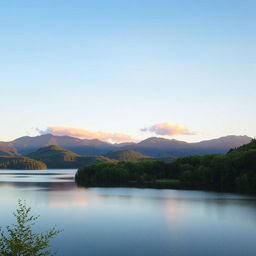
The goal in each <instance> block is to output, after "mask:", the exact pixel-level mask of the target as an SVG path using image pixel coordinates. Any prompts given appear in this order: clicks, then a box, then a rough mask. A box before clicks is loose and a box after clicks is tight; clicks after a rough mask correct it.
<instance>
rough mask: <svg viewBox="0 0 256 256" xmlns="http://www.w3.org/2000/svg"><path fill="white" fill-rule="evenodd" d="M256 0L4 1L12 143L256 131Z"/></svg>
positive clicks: (4, 133)
mask: <svg viewBox="0 0 256 256" xmlns="http://www.w3.org/2000/svg"><path fill="white" fill-rule="evenodd" d="M255 12H256V1H255V0H251V1H250V0H208V1H206V0H203V1H202V0H157V1H156V0H155V1H152V0H129V1H125V0H108V1H106V0H73V1H68V0H61V1H60V0H54V1H52V0H22V1H21V0H16V1H14V0H8V1H5V0H0V36H1V38H0V109H1V110H2V111H1V123H0V124H1V125H0V141H8V140H12V139H14V138H17V137H20V136H24V135H29V136H35V135H39V134H44V133H48V132H51V133H53V134H56V135H65V134H66V135H72V136H77V137H80V138H99V139H103V140H106V141H111V142H123V141H132V140H135V141H136V140H142V139H144V138H146V137H150V136H160V137H165V138H170V139H171V138H174V139H179V140H184V141H200V140H205V139H211V138H217V137H221V136H225V135H228V134H234V135H248V136H256V121H255V120H254V119H253V116H254V114H255V109H256V100H255V99H256V33H255V31H256V16H255Z"/></svg>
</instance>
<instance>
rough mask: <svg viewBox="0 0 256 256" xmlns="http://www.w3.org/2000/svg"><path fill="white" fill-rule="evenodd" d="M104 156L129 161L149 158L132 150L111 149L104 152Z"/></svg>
mask: <svg viewBox="0 0 256 256" xmlns="http://www.w3.org/2000/svg"><path fill="white" fill-rule="evenodd" d="M105 156H106V157H108V158H111V159H115V160H118V161H130V162H138V161H143V160H147V159H149V158H150V157H149V156H146V155H143V154H141V153H139V152H135V151H133V150H117V151H112V152H109V153H107V154H105Z"/></svg>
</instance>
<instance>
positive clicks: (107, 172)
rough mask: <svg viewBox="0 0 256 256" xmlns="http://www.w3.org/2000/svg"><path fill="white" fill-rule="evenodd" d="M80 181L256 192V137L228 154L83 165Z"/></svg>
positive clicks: (78, 178)
mask: <svg viewBox="0 0 256 256" xmlns="http://www.w3.org/2000/svg"><path fill="white" fill-rule="evenodd" d="M76 182H77V184H78V185H85V186H96V185H103V186H104V185H108V186H110V185H116V186H119V185H121V186H126V185H128V186H133V185H134V186H159V185H162V186H164V187H171V186H173V184H175V186H176V187H177V186H178V187H180V188H195V189H211V190H217V191H239V192H253V193H255V192H256V141H255V140H252V142H251V143H249V144H247V145H245V146H242V147H240V148H237V149H233V150H230V151H229V153H227V154H226V155H218V154H211V155H204V156H189V157H181V158H177V159H175V160H173V161H172V162H165V161H161V160H153V161H143V162H138V163H131V162H117V163H101V164H96V165H91V166H87V167H83V168H80V169H79V170H78V172H77V174H76Z"/></svg>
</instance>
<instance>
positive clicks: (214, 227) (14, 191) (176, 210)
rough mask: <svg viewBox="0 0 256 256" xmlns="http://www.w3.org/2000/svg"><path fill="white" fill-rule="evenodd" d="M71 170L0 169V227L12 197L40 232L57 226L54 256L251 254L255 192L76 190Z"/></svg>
mask: <svg viewBox="0 0 256 256" xmlns="http://www.w3.org/2000/svg"><path fill="white" fill-rule="evenodd" d="M75 172H76V170H37V171H18V170H17V171H14V170H1V171H0V202H1V204H0V207H1V208H0V209H1V213H0V225H1V226H2V225H7V224H9V223H12V222H13V217H12V215H11V213H12V212H13V211H14V209H15V208H16V206H17V201H18V199H19V198H20V199H25V200H26V201H27V203H28V204H29V206H31V207H32V210H33V214H34V215H37V214H40V219H39V223H38V225H37V229H38V230H40V231H43V230H47V229H48V228H50V227H52V226H54V225H57V226H58V228H60V229H63V230H64V232H63V233H61V234H60V235H59V236H58V237H57V238H56V239H55V240H54V242H53V248H54V249H55V250H58V253H57V255H61V256H72V255H76V256H80V255H81V256H82V255H83V256H84V255H86V256H97V255H111V256H117V255H118V256H121V255H127V256H128V255H129V256H131V255H133V256H145V255H147V256H151V255H152V256H153V255H160V256H165V255H166V256H167V255H177V256H184V255H189V256H191V255H192V256H194V255H195V256H200V255H202V256H206V255H207V256H216V255H225V256H227V255H232V256H236V255H237V256H243V255H246V256H250V255H252V256H255V255H256V240H255V239H256V197H253V196H246V195H237V194H228V193H214V192H205V191H188V190H170V189H161V190H159V189H137V188H89V189H86V188H78V187H77V186H76V185H75V183H74V179H73V177H74V174H75Z"/></svg>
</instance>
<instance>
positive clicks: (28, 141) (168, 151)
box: [0, 134, 252, 158]
mask: <svg viewBox="0 0 256 256" xmlns="http://www.w3.org/2000/svg"><path fill="white" fill-rule="evenodd" d="M251 139H252V138H250V137H248V136H233V135H230V136H226V137H221V138H218V139H213V140H207V141H201V142H196V143H188V142H184V141H179V140H174V139H171V140H170V139H164V138H157V137H151V138H148V139H145V140H143V141H141V142H139V143H120V144H111V143H107V142H103V141H100V140H97V139H94V140H87V139H78V138H74V137H70V136H54V135H52V134H45V135H40V136H36V137H29V136H25V137H21V138H18V139H16V140H13V141H10V142H0V146H2V147H10V148H13V149H15V150H16V151H17V153H19V154H21V155H27V154H29V153H32V152H34V151H36V150H38V149H39V148H43V147H47V146H50V145H56V146H59V147H61V148H64V149H66V150H69V151H72V152H75V153H77V154H79V155H91V156H95V155H105V154H107V153H109V152H111V151H117V150H133V151H136V152H139V153H141V154H144V155H147V156H150V157H159V158H163V157H164V158H165V157H168V158H174V157H179V156H188V155H195V154H199V155H203V154H211V153H221V154H224V153H226V152H228V151H229V149H230V148H237V147H240V146H242V145H244V144H247V143H249V142H250V141H251Z"/></svg>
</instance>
